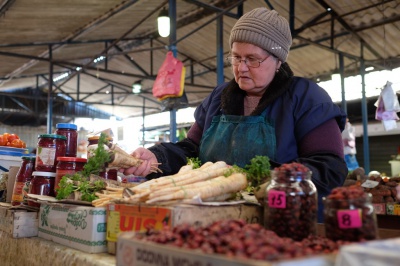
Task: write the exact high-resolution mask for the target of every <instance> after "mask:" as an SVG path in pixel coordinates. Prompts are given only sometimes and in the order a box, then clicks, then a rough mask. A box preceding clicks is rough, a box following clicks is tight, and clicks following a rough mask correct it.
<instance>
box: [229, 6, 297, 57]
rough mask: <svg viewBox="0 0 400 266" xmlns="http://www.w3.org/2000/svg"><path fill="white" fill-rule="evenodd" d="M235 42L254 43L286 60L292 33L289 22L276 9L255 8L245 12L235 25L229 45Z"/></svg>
mask: <svg viewBox="0 0 400 266" xmlns="http://www.w3.org/2000/svg"><path fill="white" fill-rule="evenodd" d="M234 42H244V43H251V44H254V45H256V46H258V47H260V48H262V49H264V50H266V51H267V52H269V53H271V54H273V55H274V56H276V57H278V58H279V60H281V61H282V62H286V59H287V57H288V53H289V50H290V46H291V45H292V35H291V33H290V28H289V23H288V22H287V20H286V19H285V18H284V17H282V16H280V15H279V14H278V12H276V11H275V10H268V9H267V8H265V7H259V8H255V9H253V10H252V11H250V12H247V13H246V14H244V15H243V16H242V17H241V18H240V19H239V20H238V21H237V22H236V24H235V25H234V26H233V28H232V31H231V36H230V38H229V45H230V47H231V48H232V44H233V43H234Z"/></svg>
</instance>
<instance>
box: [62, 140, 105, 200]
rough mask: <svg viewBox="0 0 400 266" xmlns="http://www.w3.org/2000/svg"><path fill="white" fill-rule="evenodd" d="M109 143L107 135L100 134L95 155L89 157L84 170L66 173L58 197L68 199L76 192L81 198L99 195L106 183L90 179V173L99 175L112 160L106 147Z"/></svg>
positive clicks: (87, 198) (93, 197) (94, 197)
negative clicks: (71, 173) (70, 173)
mask: <svg viewBox="0 0 400 266" xmlns="http://www.w3.org/2000/svg"><path fill="white" fill-rule="evenodd" d="M107 144H108V141H107V136H106V134H104V133H101V134H100V138H99V142H98V145H97V148H96V149H95V150H94V152H93V156H92V157H90V158H89V159H88V161H87V162H86V164H85V165H84V167H83V170H82V171H80V172H77V173H75V174H73V175H65V176H63V177H62V178H61V180H60V183H59V184H58V186H59V187H58V188H57V189H56V190H57V197H56V198H57V199H59V200H61V199H66V198H68V197H69V196H70V195H71V194H72V193H74V192H80V193H81V200H83V201H89V202H91V201H93V200H95V199H97V198H98V197H97V196H96V195H95V193H96V192H98V191H100V190H102V189H104V188H105V187H106V183H105V182H103V181H101V180H96V181H93V182H91V181H89V178H90V175H92V174H94V175H98V174H99V173H100V172H101V171H102V170H103V169H104V167H105V165H106V164H107V163H108V162H109V161H110V160H111V157H110V153H109V152H108V151H106V149H105V148H104V146H105V145H107Z"/></svg>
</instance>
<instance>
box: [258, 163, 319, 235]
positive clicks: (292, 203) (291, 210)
mask: <svg viewBox="0 0 400 266" xmlns="http://www.w3.org/2000/svg"><path fill="white" fill-rule="evenodd" d="M271 177H272V179H271V181H270V183H269V184H268V186H267V188H266V194H265V195H266V196H265V204H264V226H265V228H266V229H269V230H272V231H274V232H275V233H276V234H277V235H279V236H281V237H289V238H292V239H293V240H296V241H300V240H302V239H304V238H306V237H308V236H309V235H316V233H317V209H318V204H317V203H318V199H317V189H316V187H315V185H314V184H313V183H312V181H311V171H310V170H309V169H308V168H307V167H305V166H303V165H302V164H299V163H291V164H283V165H282V166H280V167H277V168H275V169H274V170H273V171H271Z"/></svg>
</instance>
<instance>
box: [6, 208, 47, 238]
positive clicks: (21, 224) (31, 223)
mask: <svg viewBox="0 0 400 266" xmlns="http://www.w3.org/2000/svg"><path fill="white" fill-rule="evenodd" d="M10 207H11V205H10V204H8V205H6V204H1V205H0V230H2V231H4V232H7V233H9V234H10V235H11V236H12V237H13V238H23V237H33V236H37V235H38V226H39V218H38V212H37V211H27V210H20V209H16V210H14V209H10Z"/></svg>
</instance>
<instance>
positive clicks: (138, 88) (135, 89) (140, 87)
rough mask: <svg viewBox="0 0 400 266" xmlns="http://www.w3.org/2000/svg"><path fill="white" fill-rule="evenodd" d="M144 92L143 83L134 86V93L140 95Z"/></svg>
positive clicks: (136, 83) (138, 82)
mask: <svg viewBox="0 0 400 266" xmlns="http://www.w3.org/2000/svg"><path fill="white" fill-rule="evenodd" d="M141 91H142V83H141V82H140V81H137V82H135V83H133V84H132V93H135V94H138V93H140V92H141Z"/></svg>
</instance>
